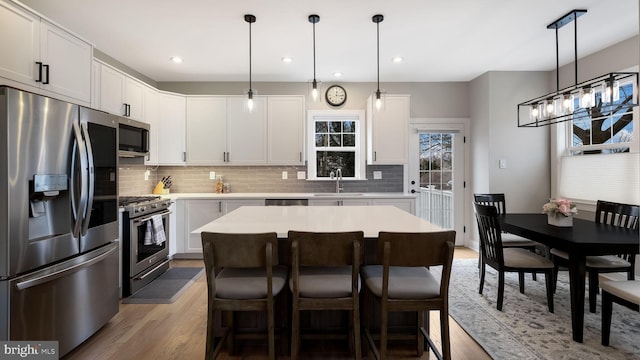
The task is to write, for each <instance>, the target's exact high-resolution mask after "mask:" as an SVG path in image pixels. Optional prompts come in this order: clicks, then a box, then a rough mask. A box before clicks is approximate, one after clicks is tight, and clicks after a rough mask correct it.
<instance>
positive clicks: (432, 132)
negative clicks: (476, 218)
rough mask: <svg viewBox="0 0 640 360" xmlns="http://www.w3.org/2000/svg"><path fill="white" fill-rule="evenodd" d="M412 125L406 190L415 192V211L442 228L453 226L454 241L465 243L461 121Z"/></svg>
mask: <svg viewBox="0 0 640 360" xmlns="http://www.w3.org/2000/svg"><path fill="white" fill-rule="evenodd" d="M424 121H425V122H427V121H426V120H424ZM412 127H413V128H414V129H415V130H413V131H410V136H409V141H410V145H409V146H410V154H409V191H410V192H412V193H417V194H418V197H417V198H416V215H417V216H419V217H420V218H422V219H424V220H426V221H428V222H430V223H432V224H435V225H438V226H440V227H442V228H443V229H452V230H455V231H456V245H459V246H461V245H464V239H465V236H464V230H465V213H466V209H465V201H464V198H465V181H464V169H465V165H464V155H465V150H464V124H463V123H460V124H436V123H433V124H432V123H425V124H413V125H412Z"/></svg>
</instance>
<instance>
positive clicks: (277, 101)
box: [267, 96, 304, 165]
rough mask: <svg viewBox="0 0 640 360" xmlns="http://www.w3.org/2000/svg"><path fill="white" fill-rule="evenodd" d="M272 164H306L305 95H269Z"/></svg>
mask: <svg viewBox="0 0 640 360" xmlns="http://www.w3.org/2000/svg"><path fill="white" fill-rule="evenodd" d="M268 127H269V131H268V139H267V143H268V146H269V152H268V154H269V160H268V162H269V164H270V165H302V164H304V156H303V151H304V96H268Z"/></svg>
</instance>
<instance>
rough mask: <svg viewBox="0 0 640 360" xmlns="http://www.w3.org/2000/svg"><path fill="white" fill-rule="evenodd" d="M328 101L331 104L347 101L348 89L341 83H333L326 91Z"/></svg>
mask: <svg viewBox="0 0 640 360" xmlns="http://www.w3.org/2000/svg"><path fill="white" fill-rule="evenodd" d="M324 97H325V99H326V100H327V103H328V104H329V105H331V106H340V105H342V104H344V103H345V101H347V91H346V90H345V89H344V88H343V87H342V86H340V85H331V86H329V88H328V89H327V91H326V92H325V93H324Z"/></svg>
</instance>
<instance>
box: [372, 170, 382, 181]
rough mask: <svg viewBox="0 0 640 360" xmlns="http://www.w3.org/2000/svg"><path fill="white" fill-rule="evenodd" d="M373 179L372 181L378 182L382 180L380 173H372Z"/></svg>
mask: <svg viewBox="0 0 640 360" xmlns="http://www.w3.org/2000/svg"><path fill="white" fill-rule="evenodd" d="M373 179H374V180H380V179H382V171H374V172H373Z"/></svg>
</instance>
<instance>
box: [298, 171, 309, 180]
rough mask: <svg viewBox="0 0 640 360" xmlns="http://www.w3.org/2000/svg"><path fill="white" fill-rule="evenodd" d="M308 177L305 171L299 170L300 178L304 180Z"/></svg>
mask: <svg viewBox="0 0 640 360" xmlns="http://www.w3.org/2000/svg"><path fill="white" fill-rule="evenodd" d="M306 178H307V173H305V172H304V171H298V180H304V179H306Z"/></svg>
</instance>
